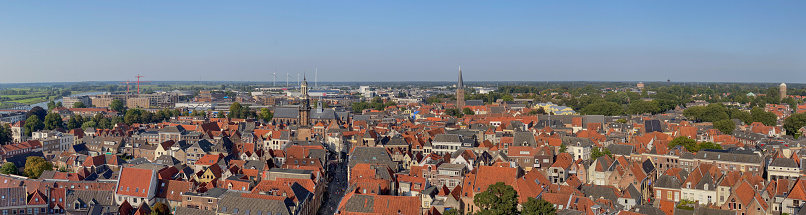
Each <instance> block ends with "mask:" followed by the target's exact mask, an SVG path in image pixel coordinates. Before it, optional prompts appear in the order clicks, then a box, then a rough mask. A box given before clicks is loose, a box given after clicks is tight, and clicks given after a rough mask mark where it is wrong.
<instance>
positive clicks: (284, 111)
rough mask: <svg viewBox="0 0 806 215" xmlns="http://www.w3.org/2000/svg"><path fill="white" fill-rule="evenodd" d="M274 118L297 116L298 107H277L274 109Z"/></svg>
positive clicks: (295, 117)
mask: <svg viewBox="0 0 806 215" xmlns="http://www.w3.org/2000/svg"><path fill="white" fill-rule="evenodd" d="M274 118H284V119H287V118H294V119H297V118H299V108H297V107H278V108H275V109H274Z"/></svg>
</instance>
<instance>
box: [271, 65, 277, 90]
mask: <svg viewBox="0 0 806 215" xmlns="http://www.w3.org/2000/svg"><path fill="white" fill-rule="evenodd" d="M272 76H274V79H272V80H271V86H272V87H274V86H276V85H277V70H276V69H275V70H274V73H272Z"/></svg>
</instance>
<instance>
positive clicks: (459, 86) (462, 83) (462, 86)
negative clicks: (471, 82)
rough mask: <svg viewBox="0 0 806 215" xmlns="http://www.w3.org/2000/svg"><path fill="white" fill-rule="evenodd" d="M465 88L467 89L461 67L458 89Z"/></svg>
mask: <svg viewBox="0 0 806 215" xmlns="http://www.w3.org/2000/svg"><path fill="white" fill-rule="evenodd" d="M464 87H465V83H464V81H462V67H461V66H460V67H459V84H458V85H456V88H464Z"/></svg>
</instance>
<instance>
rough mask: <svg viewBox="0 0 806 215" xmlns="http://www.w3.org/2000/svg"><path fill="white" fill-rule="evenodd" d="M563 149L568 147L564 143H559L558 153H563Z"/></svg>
mask: <svg viewBox="0 0 806 215" xmlns="http://www.w3.org/2000/svg"><path fill="white" fill-rule="evenodd" d="M565 151H568V147H567V146H565V144H560V153H564V152H565Z"/></svg>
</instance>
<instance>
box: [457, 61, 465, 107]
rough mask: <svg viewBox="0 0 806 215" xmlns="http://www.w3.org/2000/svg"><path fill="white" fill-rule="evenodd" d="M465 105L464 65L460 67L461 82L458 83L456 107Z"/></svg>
mask: <svg viewBox="0 0 806 215" xmlns="http://www.w3.org/2000/svg"><path fill="white" fill-rule="evenodd" d="M464 107H465V84H464V81H462V67H459V83H458V84H457V85H456V109H459V111H461V110H462V108H464Z"/></svg>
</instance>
